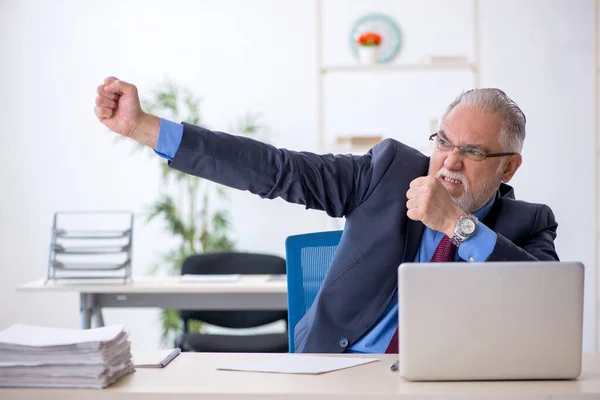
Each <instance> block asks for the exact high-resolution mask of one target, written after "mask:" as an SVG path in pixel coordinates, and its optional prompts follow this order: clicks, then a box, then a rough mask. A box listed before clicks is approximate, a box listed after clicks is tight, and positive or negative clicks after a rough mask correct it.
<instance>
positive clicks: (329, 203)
mask: <svg viewBox="0 0 600 400" xmlns="http://www.w3.org/2000/svg"><path fill="white" fill-rule="evenodd" d="M170 166H171V167H172V168H176V169H178V170H180V171H183V172H186V173H189V174H193V175H196V176H199V177H202V178H206V179H209V180H212V181H215V182H218V183H221V184H223V185H226V186H230V187H233V188H237V189H240V190H247V191H250V192H252V193H254V194H257V195H259V196H261V197H263V198H269V199H272V198H276V197H281V198H283V199H285V200H286V201H289V202H292V203H298V204H303V205H305V206H306V208H311V209H318V210H323V211H325V212H326V213H327V214H329V215H330V216H332V217H345V218H346V224H345V228H344V232H343V234H342V238H341V241H340V244H339V246H338V248H337V250H336V253H335V257H334V258H333V261H332V263H331V267H330V269H329V272H328V273H327V275H326V277H325V280H324V281H323V285H322V287H321V290H320V292H319V294H318V295H317V298H316V299H315V302H314V304H313V305H312V307H311V308H310V310H309V311H308V312H307V314H306V315H305V316H304V318H302V320H300V322H299V323H298V324H297V326H296V329H295V340H294V342H295V343H294V345H295V348H296V351H298V352H310V353H336V352H338V353H339V352H342V351H344V349H345V348H347V347H348V346H350V345H352V344H353V343H354V342H356V340H358V339H359V338H360V337H361V336H362V335H363V334H364V333H365V332H366V331H367V330H368V329H369V328H371V327H372V326H373V325H374V324H375V323H376V322H377V321H378V319H379V318H380V317H381V315H382V314H383V313H384V311H385V309H386V307H387V305H388V304H389V302H390V300H391V298H392V296H393V295H394V293H395V291H396V290H397V268H398V266H399V265H400V264H401V263H402V262H412V261H414V259H415V256H416V253H417V250H418V248H419V245H420V242H421V236H422V234H423V230H424V225H423V224H422V223H421V222H415V221H412V220H411V219H409V218H408V217H407V215H406V212H407V209H406V192H407V190H408V188H409V185H410V182H411V181H412V180H413V179H415V178H417V177H420V176H425V175H427V172H428V167H429V158H428V157H426V156H425V155H423V154H422V153H420V152H419V151H417V150H415V149H413V148H411V147H408V146H406V145H404V144H402V143H400V142H398V141H395V140H392V139H386V140H384V141H383V142H381V143H379V144H378V145H376V146H375V147H374V148H373V149H371V150H370V151H369V152H368V153H367V154H364V155H332V154H328V155H317V154H313V153H308V152H295V151H290V150H286V149H278V148H275V147H273V146H270V145H268V144H264V143H261V142H258V141H255V140H252V139H249V138H245V137H240V136H233V135H228V134H225V133H221V132H212V131H209V130H206V129H203V128H199V127H196V126H193V125H189V124H184V131H183V137H182V141H181V145H180V147H179V149H178V150H177V153H176V154H175V157H174V158H173V160H172V161H171V162H170ZM482 223H484V224H485V225H487V226H488V227H489V228H491V229H492V230H494V231H495V232H496V233H497V235H498V239H497V242H496V246H495V248H494V250H493V251H492V253H491V254H490V256H489V258H488V260H487V261H536V260H558V256H557V254H556V251H555V249H554V238H555V237H556V228H557V223H556V221H555V219H554V215H553V213H552V211H551V210H550V208H549V207H548V206H546V205H542V204H532V203H526V202H523V201H518V200H515V199H514V193H513V190H512V188H511V187H510V186H508V185H505V184H502V185H501V186H500V188H499V190H498V194H497V196H496V200H495V201H494V204H493V206H492V209H491V210H490V212H489V213H488V215H487V217H486V218H485V219H484V220H483V221H482Z"/></svg>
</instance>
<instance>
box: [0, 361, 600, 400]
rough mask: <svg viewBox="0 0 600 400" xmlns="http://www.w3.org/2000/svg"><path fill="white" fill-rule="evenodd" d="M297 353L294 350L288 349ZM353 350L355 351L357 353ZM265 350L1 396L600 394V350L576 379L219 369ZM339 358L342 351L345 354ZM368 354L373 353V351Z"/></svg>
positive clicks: (376, 368)
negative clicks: (442, 378)
mask: <svg viewBox="0 0 600 400" xmlns="http://www.w3.org/2000/svg"><path fill="white" fill-rule="evenodd" d="M286 356H287V357H292V356H294V355H290V354H288V355H286ZM352 356H355V355H352ZM259 357H273V355H266V354H227V353H223V354H200V353H184V354H181V355H180V356H179V357H177V358H176V359H175V360H173V362H172V363H171V364H169V365H168V366H167V367H166V368H164V369H138V370H137V371H136V372H135V373H133V374H131V375H128V376H127V377H125V378H123V379H121V380H120V381H118V382H117V383H115V384H114V385H112V386H110V387H108V388H106V389H103V390H83V389H67V390H64V389H0V399H22V400H30V399H31V400H33V399H36V400H37V399H44V400H70V399H86V400H100V399H110V400H137V399H144V400H157V399H169V400H184V399H185V400H192V399H193V400H204V399H220V400H229V399H232V400H233V399H262V398H268V399H271V400H275V399H310V400H313V399H369V400H372V399H445V398H452V399H463V398H468V399H488V400H489V399H503V400H507V399H519V400H524V399H527V400H534V399H535V400H542V399H543V400H549V399H561V400H567V399H568V400H573V399H582V398H585V399H598V398H600V355H596V354H594V355H585V356H584V359H583V373H582V375H581V377H580V378H579V379H578V380H574V381H508V382H427V383H420V382H407V381H404V380H403V379H401V378H400V377H399V374H398V373H396V372H391V371H390V370H389V365H390V364H391V362H392V360H393V359H394V356H393V355H377V356H376V357H377V358H380V359H381V360H382V361H379V362H375V363H371V364H366V365H362V366H358V367H355V368H350V369H346V370H341V371H335V372H330V373H326V374H322V375H284V374H264V373H256V372H234V371H220V370H217V367H226V366H232V365H236V364H239V363H240V362H245V361H249V360H252V359H257V358H259ZM341 357H344V356H343V355H342V356H341ZM369 357H372V355H370V356H369Z"/></svg>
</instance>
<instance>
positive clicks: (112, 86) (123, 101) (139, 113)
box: [94, 76, 160, 149]
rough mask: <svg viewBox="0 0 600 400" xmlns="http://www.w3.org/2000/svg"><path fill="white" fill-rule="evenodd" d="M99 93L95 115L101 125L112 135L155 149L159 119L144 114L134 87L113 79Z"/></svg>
mask: <svg viewBox="0 0 600 400" xmlns="http://www.w3.org/2000/svg"><path fill="white" fill-rule="evenodd" d="M96 92H97V93H98V96H96V108H95V109H94V112H95V113H96V116H97V117H98V120H100V122H102V123H103V124H104V125H106V127H107V128H108V129H110V130H111V131H113V132H116V133H118V134H120V135H123V136H127V137H130V138H132V139H134V140H136V141H138V142H140V143H142V144H145V145H147V146H150V147H152V148H153V149H154V148H156V143H157V140H158V132H159V130H160V119H159V118H157V117H155V116H153V115H150V114H146V113H145V112H144V111H143V110H142V107H141V106H140V99H139V97H138V91H137V88H136V87H135V86H134V85H132V84H130V83H127V82H124V81H121V80H119V79H117V78H115V77H114V76H110V77H108V78H106V79H105V80H104V83H103V84H102V85H100V86H98V88H97V90H96Z"/></svg>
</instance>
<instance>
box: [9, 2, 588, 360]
mask: <svg viewBox="0 0 600 400" xmlns="http://www.w3.org/2000/svg"><path fill="white" fill-rule="evenodd" d="M324 2H325V25H324V34H325V39H326V41H325V44H324V48H325V61H326V62H328V63H343V62H352V60H351V59H350V58H349V56H348V53H347V47H346V46H347V42H346V40H347V37H346V32H347V30H348V29H349V28H350V26H349V24H350V23H351V22H352V21H353V20H354V18H355V16H357V15H360V14H361V13H364V12H368V11H383V12H389V13H391V14H392V15H393V16H394V17H395V19H396V20H397V21H398V23H399V24H400V26H401V28H402V33H403V36H404V40H405V44H404V46H405V47H404V49H403V50H402V53H401V54H400V56H399V58H398V60H397V62H418V61H420V59H421V57H423V56H425V55H428V54H430V53H432V52H436V53H442V52H448V54H454V53H461V54H465V55H466V56H468V57H469V58H472V57H473V54H474V50H473V47H472V34H473V32H472V20H471V19H470V18H471V17H472V14H473V7H472V3H471V1H469V0H453V1H441V0H429V1H427V2H422V1H417V0H414V1H409V0H406V1H392V0H379V1H370V2H367V1H364V0H353V1H348V2H341V1H340V0H331V1H328V0H324ZM592 5H593V2H592V0H581V1H577V2H572V1H568V0H552V1H551V2H548V1H541V0H539V1H537V0H536V1H533V0H527V1H517V0H512V1H504V2H496V1H491V0H483V1H481V3H480V23H481V38H482V41H481V45H482V48H481V50H482V52H481V78H482V80H481V83H482V86H497V87H501V88H503V89H505V90H506V91H507V93H508V94H509V95H510V96H512V97H513V98H514V99H515V100H516V101H517V102H518V103H519V104H520V105H521V106H522V107H523V109H524V111H525V113H526V114H527V116H528V139H527V142H526V145H525V153H524V157H525V163H524V165H523V169H522V171H520V172H519V174H518V175H517V177H516V179H515V181H514V182H513V183H514V184H515V186H516V193H517V196H518V197H519V198H522V199H525V200H531V201H540V202H546V203H548V204H550V205H551V206H552V208H553V209H554V211H555V213H556V215H557V219H558V221H559V223H560V228H559V229H560V230H559V239H558V240H557V246H558V249H559V253H560V254H561V256H562V258H563V259H567V260H581V261H584V262H585V264H586V266H587V267H588V269H587V277H586V278H587V286H586V291H587V292H586V315H585V321H586V325H585V337H584V341H585V349H586V350H588V351H589V350H593V349H594V340H595V331H594V329H595V323H594V313H595V309H594V302H595V300H594V299H595V293H594V292H593V281H594V277H595V274H594V251H593V244H594V241H593V238H594V233H595V231H594V225H593V218H591V216H593V215H594V209H593V204H594V203H593V201H594V195H595V191H594V189H595V188H594V182H593V178H592V177H593V175H592V174H587V173H586V172H591V171H592V169H593V168H594V165H595V164H594V150H593V148H592V147H591V143H592V142H593V137H594V136H593V135H594V132H593V112H594V110H593V86H592V83H593V73H594V70H593V48H592V39H593V25H592V22H593V21H592V17H593V16H592V13H591V10H592ZM314 23H315V4H314V2H313V1H306V0H302V1H301V0H287V1H277V0H250V1H242V0H239V1H233V0H227V1H218V2H215V1H171V2H168V5H167V2H160V1H144V2H142V1H104V2H100V3H99V2H95V3H94V2H78V1H74V0H73V1H68V0H61V1H55V2H46V1H42V0H38V1H35V0H24V1H9V0H0V94H1V95H0V193H1V196H0V199H1V200H0V266H1V267H0V268H2V271H3V277H4V279H2V280H1V281H0V328H2V327H6V326H8V325H9V324H11V323H14V322H16V321H19V320H21V321H25V322H30V323H39V324H47V325H53V326H65V327H77V326H78V315H77V300H78V299H77V297H76V296H75V295H57V294H39V295H32V294H24V293H17V292H16V291H15V287H16V286H17V285H18V284H20V283H23V282H26V281H29V280H32V279H36V278H39V277H41V276H42V275H43V274H44V273H45V269H46V257H47V250H48V239H49V228H50V224H51V218H52V214H53V212H54V211H55V210H57V209H93V208H99V209H111V208H119V209H124V208H125V209H132V210H135V211H136V212H138V213H139V212H140V211H142V210H143V207H144V205H147V204H149V203H151V202H152V201H153V200H154V199H155V198H156V196H157V195H158V194H159V191H160V187H159V180H158V162H159V161H158V160H157V159H156V157H155V156H154V155H153V154H151V153H149V154H147V155H146V156H142V155H131V154H130V149H131V147H130V146H128V145H126V144H125V143H122V142H120V143H115V141H114V140H113V135H112V134H111V133H109V132H107V131H106V129H104V128H103V127H102V126H101V125H100V124H99V123H98V122H97V121H96V119H95V117H94V114H93V107H94V97H95V88H96V86H97V85H98V84H99V83H101V81H102V79H103V78H104V77H105V76H107V75H116V76H119V77H121V78H122V79H125V80H129V81H131V82H134V83H136V84H137V85H138V86H139V87H140V92H141V93H142V94H143V93H144V92H145V91H146V92H147V90H148V89H149V88H151V87H152V83H154V82H157V81H160V80H161V79H162V78H163V77H164V76H165V75H168V76H170V77H173V78H175V79H176V80H177V82H180V83H182V84H185V85H188V86H190V87H191V88H192V89H193V90H194V91H195V92H196V93H197V94H198V95H200V96H202V97H203V98H204V103H203V117H204V120H205V121H206V122H207V123H208V125H209V127H212V128H215V129H223V130H226V129H227V128H228V127H230V126H231V125H232V123H233V122H234V121H235V119H236V117H237V116H239V115H241V114H243V113H245V112H246V111H257V112H260V113H261V114H262V115H263V120H264V121H265V122H266V123H268V124H269V125H270V126H271V128H272V129H273V131H274V132H276V134H277V135H276V136H275V137H273V139H272V142H273V143H274V144H275V145H277V146H281V147H287V148H293V149H302V150H314V149H316V146H317V136H316V108H315V99H316V90H315V82H316V78H317V76H316V70H315V62H316V60H315V47H314V45H315V36H314V34H315V29H314V28H315V27H314ZM340 32H342V33H341V34H340ZM340 35H341V36H340ZM427 74H428V75H422V74H421V75H419V74H415V73H411V74H406V75H397V76H394V75H391V76H388V77H386V78H385V79H389V81H387V82H389V83H387V84H382V83H381V81H380V80H379V78H376V79H377V80H375V78H373V77H364V76H361V77H355V78H353V77H352V76H346V78H343V77H333V76H332V77H329V78H328V80H327V82H326V93H325V100H326V104H327V106H328V111H330V113H329V114H328V116H327V118H326V126H327V128H328V132H327V134H328V135H330V136H329V138H330V139H331V135H333V134H337V133H342V134H348V133H357V131H358V132H361V133H364V131H365V130H371V131H377V132H379V133H383V134H384V135H385V136H392V137H398V138H402V139H404V140H406V141H409V142H411V141H412V142H411V144H414V145H418V141H420V140H421V137H422V136H423V135H425V134H426V133H427V132H428V127H429V119H430V118H432V117H433V118H435V117H437V116H438V115H439V113H441V111H442V109H443V107H444V106H445V105H446V104H447V103H448V102H449V101H450V100H452V98H453V97H454V96H455V95H456V94H458V91H460V90H462V89H464V88H468V87H469V86H470V85H472V82H473V81H472V76H470V75H469V73H466V72H448V73H431V72H428V73H427ZM348 78H350V80H348ZM353 79H354V80H353ZM361 79H362V81H360V80H361ZM361 82H362V83H361ZM374 82H378V83H374ZM369 85H376V87H377V90H378V92H376V94H378V96H377V98H373V96H371V97H370V98H369V99H365V103H363V106H364V107H375V109H376V110H377V114H376V116H377V118H376V120H375V121H373V119H372V118H368V117H363V116H362V115H361V114H357V113H356V112H352V111H351V110H352V109H351V107H352V106H353V104H354V103H353V102H351V101H349V100H344V99H348V96H347V94H348V93H350V94H353V95H357V94H358V95H360V93H361V92H360V90H363V89H365V88H366V89H365V90H368V89H369V87H371V88H372V86H369ZM353 87H354V88H355V90H354V91H352V90H349V89H352V88H353ZM342 90H346V93H344V92H340V91H342ZM336 93H337V94H336ZM363 97H365V96H363ZM348 116H352V117H353V119H350V118H348ZM567 138H568V139H567ZM425 140H426V138H423V141H424V142H425ZM573 193H577V196H576V197H575V198H574V196H573V195H572V194H573ZM248 210H252V212H248ZM232 214H233V218H234V223H235V236H236V239H237V240H238V244H239V248H240V249H246V250H252V251H266V252H272V253H276V254H281V255H283V254H284V248H283V243H284V239H285V237H286V236H287V235H289V234H292V233H297V232H306V231H314V230H319V229H322V227H323V223H322V222H323V219H322V216H321V214H320V213H318V212H312V211H304V209H303V207H301V206H294V205H289V204H286V203H285V202H283V201H281V200H273V201H268V200H260V199H258V198H255V197H253V196H251V195H249V194H248V193H243V192H235V193H232ZM572 237H577V238H578V240H577V241H575V240H569V238H572ZM169 245H170V243H169V239H168V236H167V235H165V234H163V233H161V226H160V224H150V225H147V224H144V223H143V222H142V221H141V220H139V221H138V222H137V224H136V238H135V243H134V246H135V247H134V249H135V250H134V266H133V268H134V274H135V275H143V274H144V273H145V272H146V271H147V269H148V268H149V266H150V265H151V264H152V263H153V262H154V261H155V259H156V258H157V257H158V256H159V254H160V253H161V252H163V251H166V250H167V249H168V248H169ZM105 320H106V323H108V324H110V323H117V322H125V323H127V325H128V328H129V330H130V331H131V332H132V340H133V344H134V346H135V347H138V348H151V347H155V346H157V343H158V329H157V327H156V311H155V310H108V311H107V312H106V313H105Z"/></svg>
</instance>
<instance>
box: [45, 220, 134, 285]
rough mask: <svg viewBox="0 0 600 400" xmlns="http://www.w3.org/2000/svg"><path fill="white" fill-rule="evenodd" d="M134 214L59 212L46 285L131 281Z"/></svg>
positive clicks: (54, 221)
mask: <svg viewBox="0 0 600 400" xmlns="http://www.w3.org/2000/svg"><path fill="white" fill-rule="evenodd" d="M132 239H133V213H132V212H129V211H58V212H56V213H55V214H54V219H53V223H52V232H51V237H50V252H49V256H48V275H47V277H46V282H48V281H50V280H58V279H109V280H112V279H119V280H123V281H125V282H127V281H130V280H131V247H132Z"/></svg>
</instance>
